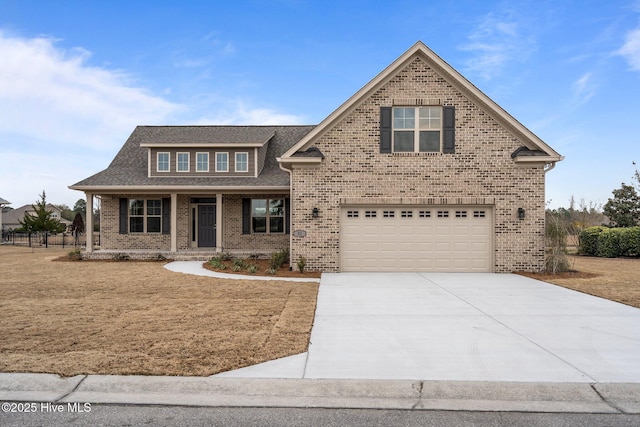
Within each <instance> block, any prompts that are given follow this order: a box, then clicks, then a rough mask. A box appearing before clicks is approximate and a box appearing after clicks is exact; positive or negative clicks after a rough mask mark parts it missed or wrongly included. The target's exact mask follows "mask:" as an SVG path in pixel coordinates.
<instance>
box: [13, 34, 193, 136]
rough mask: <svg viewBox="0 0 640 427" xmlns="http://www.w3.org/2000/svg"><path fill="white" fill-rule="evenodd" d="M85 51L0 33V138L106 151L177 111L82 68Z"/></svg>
mask: <svg viewBox="0 0 640 427" xmlns="http://www.w3.org/2000/svg"><path fill="white" fill-rule="evenodd" d="M90 56H91V54H90V52H88V51H86V50H84V49H81V48H75V49H69V50H64V49H61V48H58V47H56V41H55V40H54V39H51V38H33V39H25V38H17V37H9V36H6V35H5V34H4V33H2V32H0V57H1V58H2V61H0V106H2V115H0V135H1V134H11V135H13V136H21V137H25V138H27V139H29V140H31V141H41V142H43V143H46V144H55V145H56V146H58V147H61V146H74V145H77V146H86V147H93V148H99V147H103V148H104V147H110V146H113V144H114V143H117V144H119V143H121V142H122V138H123V135H124V136H126V134H127V133H128V132H130V131H131V129H132V128H133V127H134V126H135V125H136V124H140V123H161V122H162V121H163V120H164V119H165V118H166V117H168V116H170V115H172V114H176V113H177V112H179V111H180V110H181V109H182V108H183V107H181V106H180V105H177V104H173V103H171V102H168V101H166V100H164V99H162V98H159V97H156V96H153V95H151V94H149V93H147V91H145V90H144V89H140V88H136V87H134V86H132V85H131V84H130V82H129V81H128V80H129V79H128V77H127V76H126V75H125V74H124V73H122V72H118V71H113V70H107V69H104V68H98V67H92V66H90V65H88V64H87V61H88V59H89V58H90Z"/></svg>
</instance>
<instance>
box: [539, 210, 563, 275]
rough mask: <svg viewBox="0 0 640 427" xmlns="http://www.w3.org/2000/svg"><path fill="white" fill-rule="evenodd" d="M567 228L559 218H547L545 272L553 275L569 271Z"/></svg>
mask: <svg viewBox="0 0 640 427" xmlns="http://www.w3.org/2000/svg"><path fill="white" fill-rule="evenodd" d="M568 234H569V233H568V230H567V226H566V224H565V223H564V222H563V221H560V219H559V218H558V217H557V216H553V217H547V223H546V227H545V240H546V246H547V251H546V256H545V270H546V271H548V272H550V273H552V274H556V273H560V272H563V271H567V270H569V259H568V258H567V235H568Z"/></svg>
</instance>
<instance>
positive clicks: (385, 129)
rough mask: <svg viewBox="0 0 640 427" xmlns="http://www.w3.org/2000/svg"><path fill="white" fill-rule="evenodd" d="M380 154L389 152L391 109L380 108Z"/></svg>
mask: <svg viewBox="0 0 640 427" xmlns="http://www.w3.org/2000/svg"><path fill="white" fill-rule="evenodd" d="M380 152H381V153H390V152H391V107H380Z"/></svg>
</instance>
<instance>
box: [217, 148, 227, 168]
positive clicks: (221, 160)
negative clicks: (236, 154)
mask: <svg viewBox="0 0 640 427" xmlns="http://www.w3.org/2000/svg"><path fill="white" fill-rule="evenodd" d="M228 171H229V153H216V172H228Z"/></svg>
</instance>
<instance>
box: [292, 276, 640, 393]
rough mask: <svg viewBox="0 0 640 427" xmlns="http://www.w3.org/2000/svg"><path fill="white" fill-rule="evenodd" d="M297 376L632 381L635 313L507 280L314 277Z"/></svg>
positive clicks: (636, 368) (635, 377)
mask: <svg viewBox="0 0 640 427" xmlns="http://www.w3.org/2000/svg"><path fill="white" fill-rule="evenodd" d="M303 376H304V378H366V379H421V380H454V381H457V380H464V381H527V382H528V381H535V382H640V309H637V308H633V307H629V306H626V305H623V304H618V303H615V302H612V301H608V300H605V299H601V298H597V297H593V296H590V295H586V294H582V293H579V292H575V291H571V290H568V289H565V288H562V287H559V286H554V285H550V284H547V283H544V282H540V281H536V280H532V279H529V278H526V277H522V276H518V275H511V274H469V273H467V274H451V273H339V274H323V275H322V280H321V285H320V291H319V294H318V306H317V310H316V316H315V321H314V325H313V329H312V333H311V344H310V347H309V352H308V355H307V358H306V365H305V367H304V374H303Z"/></svg>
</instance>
